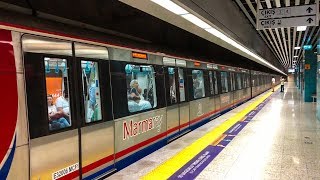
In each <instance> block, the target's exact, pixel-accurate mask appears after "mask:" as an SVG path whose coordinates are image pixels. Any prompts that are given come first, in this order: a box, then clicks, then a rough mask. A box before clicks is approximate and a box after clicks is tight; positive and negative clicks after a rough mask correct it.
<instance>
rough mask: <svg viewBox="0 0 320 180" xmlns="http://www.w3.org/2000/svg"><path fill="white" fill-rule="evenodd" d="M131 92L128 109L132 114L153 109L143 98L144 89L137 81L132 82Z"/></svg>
mask: <svg viewBox="0 0 320 180" xmlns="http://www.w3.org/2000/svg"><path fill="white" fill-rule="evenodd" d="M130 88H131V89H130V91H129V95H128V108H129V111H130V112H137V111H142V110H145V109H150V108H152V106H151V104H150V102H149V101H146V100H144V99H143V97H142V96H141V92H142V89H141V88H140V87H139V83H138V81H137V80H136V79H134V80H132V81H131V82H130Z"/></svg>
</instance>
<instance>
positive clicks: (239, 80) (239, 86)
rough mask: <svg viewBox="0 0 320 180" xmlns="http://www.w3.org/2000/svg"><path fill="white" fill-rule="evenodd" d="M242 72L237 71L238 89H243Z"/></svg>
mask: <svg viewBox="0 0 320 180" xmlns="http://www.w3.org/2000/svg"><path fill="white" fill-rule="evenodd" d="M241 76H242V74H240V73H237V86H238V87H237V89H238V90H240V89H242V79H241Z"/></svg>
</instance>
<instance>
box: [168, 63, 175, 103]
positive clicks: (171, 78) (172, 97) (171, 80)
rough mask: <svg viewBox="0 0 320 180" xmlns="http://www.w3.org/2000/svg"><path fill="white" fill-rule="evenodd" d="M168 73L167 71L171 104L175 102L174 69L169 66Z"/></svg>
mask: <svg viewBox="0 0 320 180" xmlns="http://www.w3.org/2000/svg"><path fill="white" fill-rule="evenodd" d="M168 73H169V85H170V103H171V104H173V103H176V102H177V97H176V94H177V93H176V76H175V69H174V68H171V67H169V68H168Z"/></svg>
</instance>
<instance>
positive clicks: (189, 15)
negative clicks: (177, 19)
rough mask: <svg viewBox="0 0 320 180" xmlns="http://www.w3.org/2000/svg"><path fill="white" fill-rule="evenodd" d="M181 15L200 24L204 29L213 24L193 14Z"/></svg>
mask: <svg viewBox="0 0 320 180" xmlns="http://www.w3.org/2000/svg"><path fill="white" fill-rule="evenodd" d="M181 16H182V17H183V18H185V19H186V20H188V21H190V22H192V23H193V24H195V25H197V26H199V27H200V28H202V29H208V28H211V26H210V25H209V24H207V23H206V22H204V21H202V20H201V19H199V18H198V17H196V16H195V15H193V14H183V15H181Z"/></svg>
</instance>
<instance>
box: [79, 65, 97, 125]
mask: <svg viewBox="0 0 320 180" xmlns="http://www.w3.org/2000/svg"><path fill="white" fill-rule="evenodd" d="M81 67H82V80H83V83H82V84H83V87H82V88H83V98H84V107H85V114H86V116H85V117H86V123H90V122H95V121H100V120H102V115H101V98H100V86H99V76H98V62H94V61H81Z"/></svg>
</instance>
